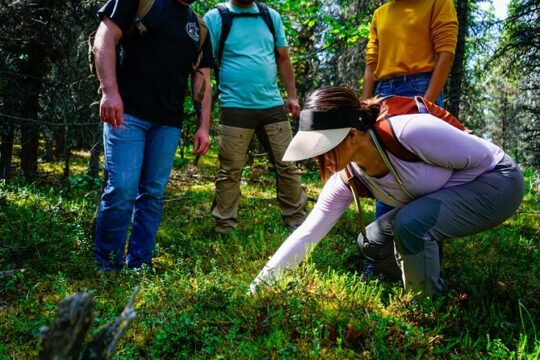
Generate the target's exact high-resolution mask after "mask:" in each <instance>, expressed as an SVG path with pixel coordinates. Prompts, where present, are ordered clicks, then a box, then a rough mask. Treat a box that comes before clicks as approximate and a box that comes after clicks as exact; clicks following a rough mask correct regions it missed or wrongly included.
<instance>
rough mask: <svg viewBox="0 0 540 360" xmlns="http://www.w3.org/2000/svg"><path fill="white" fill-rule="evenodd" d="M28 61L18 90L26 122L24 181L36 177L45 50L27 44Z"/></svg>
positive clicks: (23, 128) (23, 134) (23, 131)
mask: <svg viewBox="0 0 540 360" xmlns="http://www.w3.org/2000/svg"><path fill="white" fill-rule="evenodd" d="M26 53H27V54H28V60H27V61H26V62H25V63H24V64H23V65H22V66H21V73H22V74H28V77H27V78H26V79H25V83H24V85H23V86H22V88H21V90H20V92H21V93H20V96H21V98H22V99H24V100H23V102H22V103H21V111H20V112H21V115H22V117H23V118H26V119H28V120H26V121H23V122H22V123H21V169H22V171H23V175H24V177H25V178H26V181H28V182H31V181H33V180H35V179H36V177H37V161H38V148H39V132H40V126H39V123H37V122H36V121H34V120H37V118H38V114H39V110H40V106H39V95H40V93H41V90H42V87H43V79H44V78H45V76H46V74H47V72H48V71H49V67H50V65H49V62H48V59H47V57H46V49H44V48H42V46H41V44H39V43H38V42H37V41H31V42H30V43H29V44H28V49H27V52H26Z"/></svg>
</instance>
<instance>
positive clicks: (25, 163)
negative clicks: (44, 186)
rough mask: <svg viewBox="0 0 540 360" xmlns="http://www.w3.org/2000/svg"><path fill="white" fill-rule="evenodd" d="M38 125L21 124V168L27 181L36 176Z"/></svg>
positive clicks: (32, 179)
mask: <svg viewBox="0 0 540 360" xmlns="http://www.w3.org/2000/svg"><path fill="white" fill-rule="evenodd" d="M38 147H39V127H38V126H37V124H28V123H26V124H23V125H22V126H21V169H22V172H23V175H24V177H25V179H26V181H27V182H32V181H34V180H35V179H36V177H37V173H38V172H37V159H38Z"/></svg>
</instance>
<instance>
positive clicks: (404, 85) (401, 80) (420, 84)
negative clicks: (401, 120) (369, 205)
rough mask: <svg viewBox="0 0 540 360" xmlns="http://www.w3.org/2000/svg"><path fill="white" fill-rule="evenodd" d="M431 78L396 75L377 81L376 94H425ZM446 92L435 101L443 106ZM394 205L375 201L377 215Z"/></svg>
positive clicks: (414, 75) (427, 76) (424, 74)
mask: <svg viewBox="0 0 540 360" xmlns="http://www.w3.org/2000/svg"><path fill="white" fill-rule="evenodd" d="M430 80H431V73H418V74H410V75H403V76H395V77H389V78H386V79H383V80H381V81H379V82H377V87H376V88H375V95H399V96H411V97H412V96H424V94H425V93H426V90H427V88H428V86H429V81H430ZM443 97H444V92H443V91H441V93H440V94H439V96H438V97H437V100H436V101H435V103H436V104H437V105H439V106H440V107H443ZM392 209H393V207H391V206H388V205H386V204H385V203H383V202H380V201H378V200H377V201H376V202H375V217H380V216H381V215H384V214H386V213H387V212H389V211H390V210H392Z"/></svg>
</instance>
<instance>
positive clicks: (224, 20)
mask: <svg viewBox="0 0 540 360" xmlns="http://www.w3.org/2000/svg"><path fill="white" fill-rule="evenodd" d="M256 5H257V8H258V9H259V12H258V13H238V14H237V13H231V11H230V10H229V8H228V7H227V5H225V4H217V5H216V9H217V10H218V12H219V15H220V16H221V34H220V36H219V44H218V48H217V56H216V60H217V64H218V66H219V63H220V62H221V58H222V57H223V48H224V47H225V41H226V40H227V37H228V36H229V33H230V32H231V27H232V22H233V19H234V18H237V17H259V16H260V17H262V19H263V21H264V23H265V24H266V26H267V27H268V30H269V31H270V33H271V34H272V37H273V38H274V52H275V54H276V59H277V58H278V56H279V54H278V51H277V46H276V44H277V38H276V28H275V26H274V21H273V19H272V15H271V14H270V9H268V6H266V5H265V4H263V3H261V2H257V3H256Z"/></svg>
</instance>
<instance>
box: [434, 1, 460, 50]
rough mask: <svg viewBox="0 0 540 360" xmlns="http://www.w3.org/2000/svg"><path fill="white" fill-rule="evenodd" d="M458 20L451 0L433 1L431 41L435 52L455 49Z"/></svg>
mask: <svg viewBox="0 0 540 360" xmlns="http://www.w3.org/2000/svg"><path fill="white" fill-rule="evenodd" d="M457 35H458V20H457V15H456V9H455V8H454V3H453V1H452V0H440V1H434V5H433V13H432V15H431V41H432V42H433V47H434V48H435V52H437V53H439V52H442V51H447V52H450V53H452V54H454V53H455V51H456V44H457Z"/></svg>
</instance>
